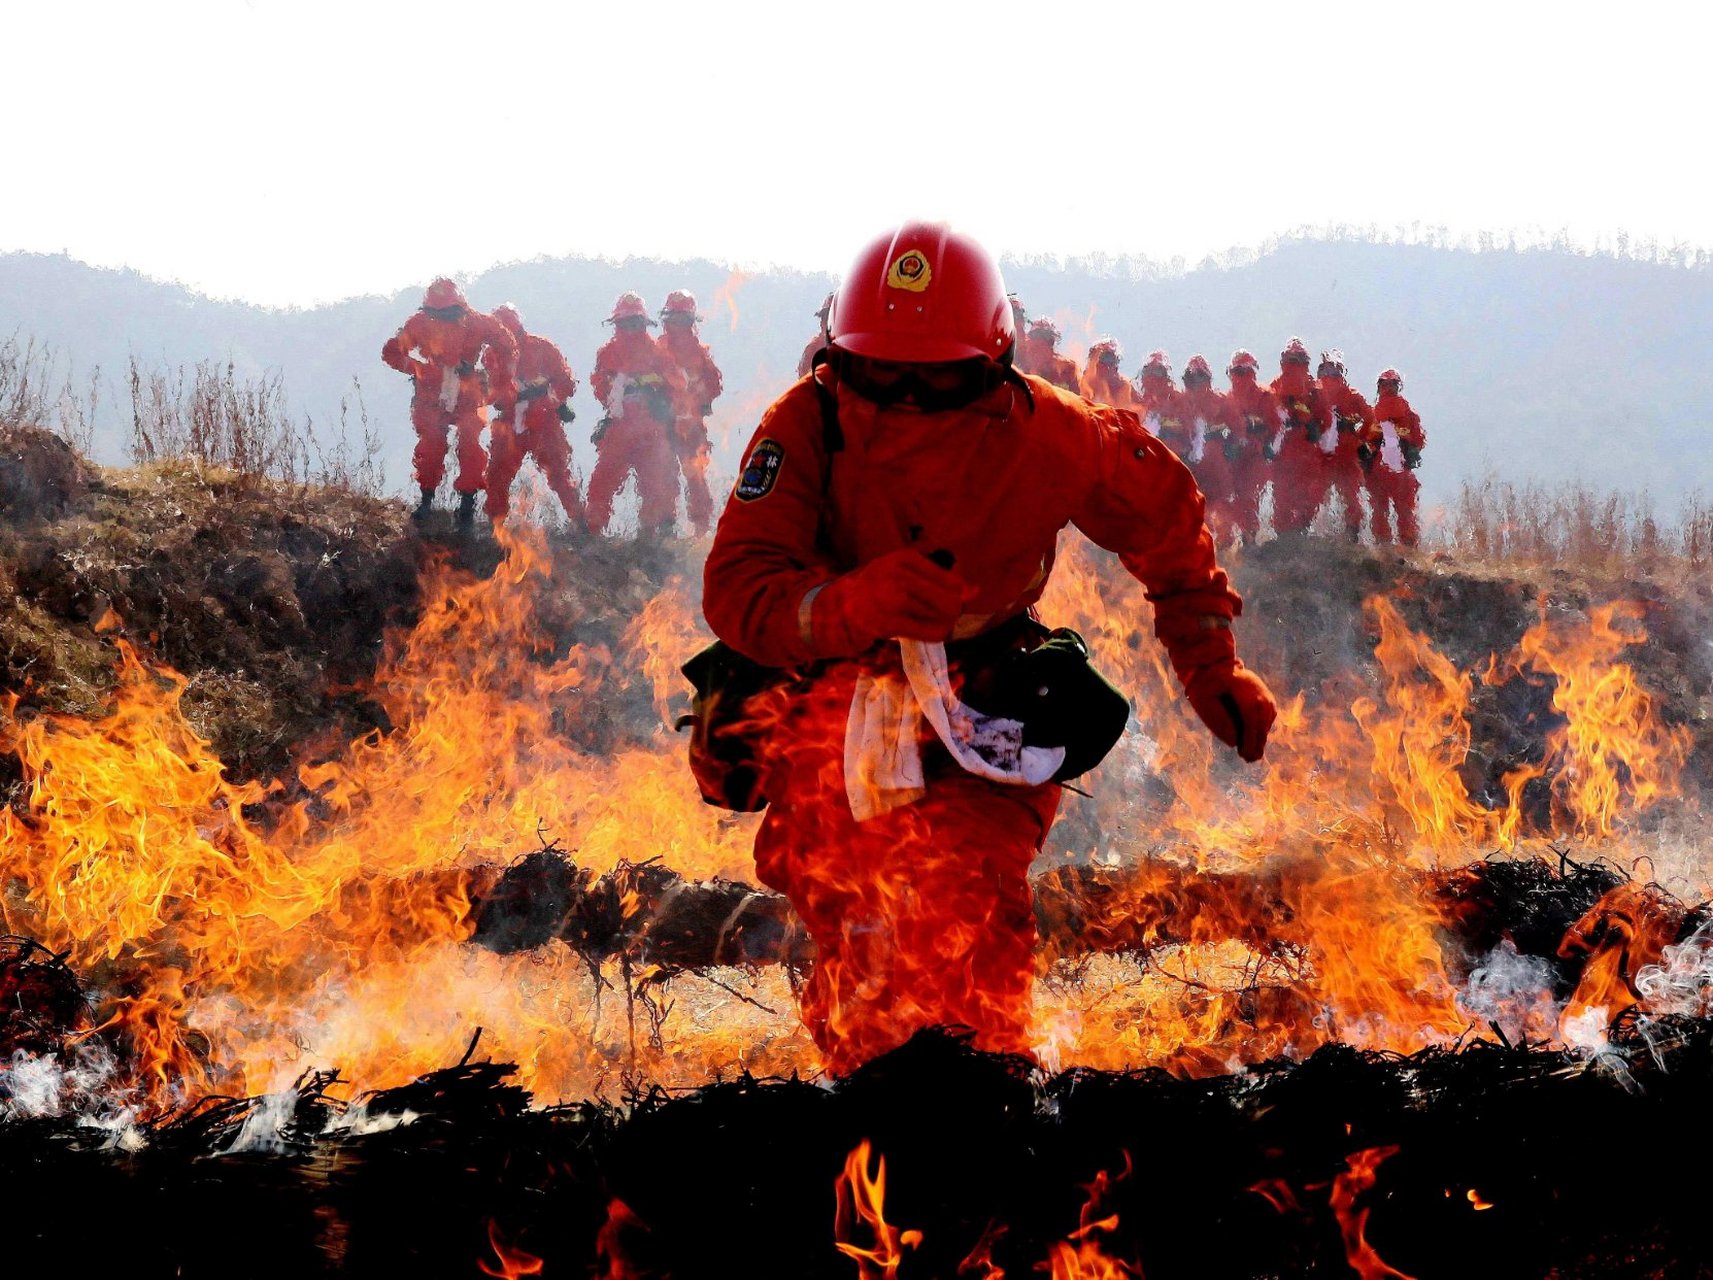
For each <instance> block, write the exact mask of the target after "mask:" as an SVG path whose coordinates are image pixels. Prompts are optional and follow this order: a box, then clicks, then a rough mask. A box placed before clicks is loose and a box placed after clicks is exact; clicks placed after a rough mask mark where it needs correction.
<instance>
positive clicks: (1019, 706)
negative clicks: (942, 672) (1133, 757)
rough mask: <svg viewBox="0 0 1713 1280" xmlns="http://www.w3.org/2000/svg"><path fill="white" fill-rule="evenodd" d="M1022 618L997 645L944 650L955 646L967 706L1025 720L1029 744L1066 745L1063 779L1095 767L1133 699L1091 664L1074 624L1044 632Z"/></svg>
mask: <svg viewBox="0 0 1713 1280" xmlns="http://www.w3.org/2000/svg"><path fill="white" fill-rule="evenodd" d="M1021 622H1022V623H1023V624H1025V625H1023V626H1022V627H1021V628H1019V629H1017V630H1013V631H1012V634H1011V636H1010V637H1009V642H1008V643H1004V644H1003V645H1002V647H1001V648H1000V649H999V651H998V652H995V653H990V654H980V655H978V654H972V653H970V652H969V651H968V650H967V649H965V650H961V651H960V650H958V649H956V648H955V647H948V650H947V652H948V657H951V656H952V655H953V654H954V653H955V654H956V657H955V658H953V661H954V662H955V663H956V664H957V665H958V666H959V667H960V668H961V669H962V671H963V674H964V686H963V689H962V691H961V695H960V696H961V697H962V698H963V701H964V702H965V703H966V704H967V705H968V706H970V707H972V708H974V709H975V710H977V711H979V712H981V713H982V714H983V715H989V716H1003V717H1004V718H1005V719H1007V720H1019V721H1022V723H1023V745H1024V746H1026V747H1063V748H1064V749H1065V762H1064V763H1063V764H1062V765H1060V766H1059V770H1058V772H1057V773H1055V774H1054V775H1053V781H1054V782H1066V781H1069V780H1070V779H1071V778H1075V777H1078V776H1080V775H1081V774H1085V773H1087V772H1088V771H1089V770H1090V769H1092V768H1094V767H1095V765H1097V764H1099V763H1100V762H1101V761H1102V760H1104V759H1106V757H1107V754H1108V753H1109V752H1111V750H1112V748H1113V747H1114V746H1116V745H1117V744H1118V740H1119V738H1121V737H1122V736H1123V735H1124V726H1125V725H1127V724H1128V723H1130V699H1129V698H1127V697H1125V696H1124V695H1123V694H1122V693H1120V692H1119V691H1118V689H1116V688H1115V687H1114V686H1113V684H1112V682H1111V681H1110V680H1108V679H1107V678H1106V677H1105V676H1103V675H1101V674H1100V672H1098V671H1096V670H1095V669H1094V667H1093V666H1092V665H1090V663H1089V660H1088V645H1087V644H1085V643H1084V642H1083V638H1082V637H1081V636H1080V635H1078V634H1077V633H1076V632H1075V631H1072V630H1071V629H1070V628H1069V627H1060V628H1058V629H1057V630H1055V631H1048V630H1047V629H1046V628H1045V627H1043V626H1042V625H1041V624H1040V623H1039V622H1036V621H1035V620H1034V619H1033V618H1030V617H1027V616H1025V617H1024V618H1023V619H1021ZM1006 630H1010V629H1008V628H1001V631H1006ZM975 643H979V640H978V641H977V642H975Z"/></svg>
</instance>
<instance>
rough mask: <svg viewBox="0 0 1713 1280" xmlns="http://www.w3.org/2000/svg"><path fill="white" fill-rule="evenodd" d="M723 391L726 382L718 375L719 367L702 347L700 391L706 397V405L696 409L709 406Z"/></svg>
mask: <svg viewBox="0 0 1713 1280" xmlns="http://www.w3.org/2000/svg"><path fill="white" fill-rule="evenodd" d="M725 389H726V380H725V378H724V377H722V376H721V374H720V366H719V365H717V364H715V363H714V358H713V357H712V356H710V355H709V354H708V349H707V348H706V347H703V348H702V390H703V392H704V394H705V397H706V403H705V405H698V406H697V407H698V408H704V407H707V406H711V405H712V404H713V402H714V401H716V400H718V399H719V398H720V393H721V392H722V391H724V390H725Z"/></svg>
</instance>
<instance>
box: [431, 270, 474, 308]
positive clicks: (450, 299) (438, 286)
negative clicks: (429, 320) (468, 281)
mask: <svg viewBox="0 0 1713 1280" xmlns="http://www.w3.org/2000/svg"><path fill="white" fill-rule="evenodd" d="M422 305H423V306H424V307H427V308H429V309H430V310H433V311H439V310H440V309H442V308H443V307H467V306H469V305H470V304H469V303H468V302H465V301H464V292H463V290H461V289H460V288H459V287H458V286H457V285H455V284H453V283H452V282H451V281H450V280H448V279H447V278H446V277H445V276H441V277H440V278H439V279H438V280H436V281H435V282H434V283H433V284H431V285H429V286H428V292H426V293H424V294H423V295H422Z"/></svg>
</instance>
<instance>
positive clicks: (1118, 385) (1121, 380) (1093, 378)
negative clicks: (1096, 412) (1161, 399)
mask: <svg viewBox="0 0 1713 1280" xmlns="http://www.w3.org/2000/svg"><path fill="white" fill-rule="evenodd" d="M1083 394H1084V395H1085V396H1087V397H1088V398H1089V399H1090V400H1093V401H1094V402H1095V403H1096V404H1105V405H1111V406H1112V407H1113V408H1115V409H1140V408H1141V407H1142V397H1141V396H1139V395H1137V394H1136V388H1135V387H1134V386H1132V385H1131V382H1130V379H1129V378H1126V377H1125V376H1124V375H1123V374H1122V373H1120V372H1119V371H1118V370H1117V369H1111V368H1108V367H1106V366H1105V365H1102V364H1101V363H1100V362H1099V361H1098V360H1090V361H1089V362H1088V364H1087V366H1086V367H1085V368H1084V369H1083Z"/></svg>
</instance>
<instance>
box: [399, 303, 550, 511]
mask: <svg viewBox="0 0 1713 1280" xmlns="http://www.w3.org/2000/svg"><path fill="white" fill-rule="evenodd" d="M516 358H517V344H516V343H515V342H514V341H513V340H512V335H511V334H510V333H508V332H507V331H506V327H505V326H504V325H502V324H501V323H500V322H499V321H498V320H495V319H494V318H493V317H492V316H486V315H483V314H482V313H481V312H479V311H472V310H470V304H469V303H468V302H466V301H465V300H464V295H463V293H462V292H460V291H459V289H458V286H457V285H455V284H453V283H452V281H450V280H447V279H444V278H442V279H439V280H436V281H434V283H433V284H431V285H429V286H428V291H427V293H425V294H424V295H423V299H422V308H421V310H419V311H418V312H417V313H416V314H415V315H413V316H412V317H411V318H410V319H409V320H406V321H405V322H404V326H403V327H402V328H401V329H400V330H399V331H398V332H397V333H396V334H394V335H393V336H392V337H391V338H388V339H387V341H386V344H385V345H384V346H383V347H382V348H381V359H382V360H384V361H385V362H386V363H387V364H388V365H389V366H391V367H392V368H394V369H397V370H398V371H399V372H400V373H408V374H410V376H411V379H412V380H413V381H414V383H415V384H416V385H415V391H414V393H413V394H412V396H411V401H410V422H411V426H413V427H414V428H415V429H416V452H415V453H414V454H413V455H412V457H411V462H412V465H413V467H414V469H415V472H416V483H417V485H418V486H419V488H420V489H421V491H422V501H421V503H420V504H419V505H418V506H417V509H416V514H417V516H418V518H421V517H423V516H426V515H427V514H428V513H429V511H430V510H431V509H432V508H433V506H434V491H435V490H436V489H438V488H439V487H440V481H441V478H442V477H443V476H444V475H445V474H446V448H447V441H446V428H447V427H449V426H452V427H456V428H457V429H458V475H457V478H456V479H454V480H453V482H452V487H453V488H454V489H455V490H456V491H457V493H458V522H459V523H460V524H462V525H468V524H469V523H470V522H471V520H472V519H474V517H475V513H476V495H477V494H478V493H480V492H481V490H482V486H483V485H484V484H485V483H486V472H487V467H488V458H487V455H486V454H485V453H483V452H482V428H483V427H485V426H486V425H487V424H486V422H485V421H484V420H483V417H482V408H483V406H484V405H485V404H487V403H489V396H490V388H491V394H492V403H493V405H494V406H495V407H496V408H498V409H499V410H500V412H502V413H504V412H507V411H508V410H510V408H511V397H512V394H513V389H512V365H513V362H514V361H515V360H516Z"/></svg>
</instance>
